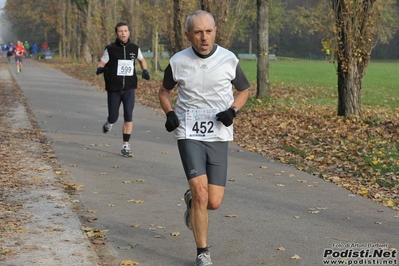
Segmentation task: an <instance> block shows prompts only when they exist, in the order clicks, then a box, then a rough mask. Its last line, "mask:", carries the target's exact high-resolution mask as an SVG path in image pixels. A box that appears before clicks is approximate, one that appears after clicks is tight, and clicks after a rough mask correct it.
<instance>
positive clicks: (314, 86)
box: [149, 59, 399, 110]
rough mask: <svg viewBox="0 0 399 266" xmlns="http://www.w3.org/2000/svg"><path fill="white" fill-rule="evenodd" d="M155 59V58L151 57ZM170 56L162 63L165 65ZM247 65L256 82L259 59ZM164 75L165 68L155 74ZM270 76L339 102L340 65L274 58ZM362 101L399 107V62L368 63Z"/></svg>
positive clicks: (279, 83)
mask: <svg viewBox="0 0 399 266" xmlns="http://www.w3.org/2000/svg"><path fill="white" fill-rule="evenodd" d="M149 60H151V59H149ZM167 64H168V60H167V59H162V60H161V61H160V65H161V67H162V68H165V67H166V65H167ZM240 65H241V67H242V68H243V70H244V72H245V74H246V75H247V77H248V79H249V81H250V82H251V83H256V73H257V71H256V67H257V63H256V61H251V60H242V61H240ZM154 78H155V79H162V72H160V73H158V74H156V75H155V76H154ZM269 78H270V82H271V85H272V86H273V85H275V86H291V87H294V88H295V87H298V88H299V87H301V88H305V89H308V90H316V92H315V93H313V95H314V99H313V102H314V103H318V104H330V105H336V104H337V98H338V96H337V95H338V94H337V75H336V65H335V64H334V63H328V62H323V61H287V60H279V61H270V68H269ZM361 97H362V99H361V101H362V105H365V106H375V107H385V108H389V109H392V110H395V109H397V108H399V62H397V61H392V62H371V63H370V64H369V65H368V68H367V72H366V76H365V77H364V80H363V84H362V91H361Z"/></svg>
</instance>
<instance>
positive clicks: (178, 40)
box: [171, 0, 187, 52]
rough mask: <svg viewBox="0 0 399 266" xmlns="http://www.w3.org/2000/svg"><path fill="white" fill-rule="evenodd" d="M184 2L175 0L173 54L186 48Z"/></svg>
mask: <svg viewBox="0 0 399 266" xmlns="http://www.w3.org/2000/svg"><path fill="white" fill-rule="evenodd" d="M184 2H185V1H184V0H173V13H174V14H173V18H174V21H173V23H174V27H173V28H174V38H173V40H174V41H173V42H171V43H172V50H173V52H178V51H181V50H183V49H184V48H185V47H186V45H187V44H186V42H185V36H184V32H185V25H184V24H185V18H184V15H185V14H184V8H183V6H184V4H185V3H184Z"/></svg>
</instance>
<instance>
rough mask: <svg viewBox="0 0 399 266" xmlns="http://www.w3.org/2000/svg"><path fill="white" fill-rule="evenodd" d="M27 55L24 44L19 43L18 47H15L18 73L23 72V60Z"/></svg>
mask: <svg viewBox="0 0 399 266" xmlns="http://www.w3.org/2000/svg"><path fill="white" fill-rule="evenodd" d="M25 53H26V49H25V47H24V46H23V45H22V42H21V41H17V45H16V46H14V56H15V63H16V65H17V73H19V72H21V71H22V60H23V57H24V54H25Z"/></svg>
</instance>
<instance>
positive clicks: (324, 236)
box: [11, 60, 399, 266]
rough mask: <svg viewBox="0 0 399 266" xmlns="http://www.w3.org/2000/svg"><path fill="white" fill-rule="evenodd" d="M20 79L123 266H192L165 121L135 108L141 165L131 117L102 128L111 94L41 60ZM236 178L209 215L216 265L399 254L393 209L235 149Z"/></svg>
mask: <svg viewBox="0 0 399 266" xmlns="http://www.w3.org/2000/svg"><path fill="white" fill-rule="evenodd" d="M11 73H12V75H13V76H14V78H15V79H16V81H17V83H18V85H19V86H20V87H21V88H22V90H23V92H24V94H25V95H26V97H27V100H28V104H29V106H30V108H31V109H32V111H33V113H34V115H35V117H36V120H37V122H38V124H39V126H40V127H41V129H42V130H43V132H45V134H46V136H47V138H48V140H50V141H52V142H53V149H54V151H55V154H56V155H57V157H58V160H59V162H60V163H61V165H62V167H63V169H64V171H65V172H68V173H70V176H69V177H70V179H71V180H72V181H73V182H75V183H76V184H78V185H84V188H83V189H82V190H80V191H79V195H78V196H77V197H78V199H79V201H80V203H81V204H82V208H83V209H84V210H86V213H87V216H88V217H94V218H96V219H97V220H96V221H95V222H94V223H91V226H92V227H95V228H97V229H99V230H105V231H104V232H106V233H105V235H106V239H107V241H108V244H107V247H108V248H109V254H111V255H113V256H114V263H116V264H115V265H118V264H117V263H119V262H120V261H122V260H133V261H137V262H139V263H140V264H139V265H143V266H144V265H151V266H162V265H165V266H169V265H170V266H177V265H185V266H189V265H190V266H191V265H193V261H194V258H195V252H196V250H195V244H194V241H193V237H192V233H191V231H189V230H188V229H187V228H186V227H185V224H184V222H183V213H184V211H185V207H184V202H183V201H182V197H183V194H184V192H185V191H186V189H187V187H188V185H187V182H186V179H185V177H184V175H183V169H182V166H181V163H180V158H179V155H178V151H177V147H176V142H175V140H174V139H173V137H172V135H171V134H170V133H168V132H167V131H166V130H165V128H164V121H165V118H164V116H163V115H161V114H159V113H156V112H155V111H154V110H152V109H149V108H146V107H143V106H140V105H138V104H137V105H136V107H135V109H134V120H133V122H134V130H133V134H132V138H131V144H132V147H133V151H134V158H124V157H122V156H120V155H119V152H120V149H121V140H122V136H121V127H122V116H120V119H119V120H118V122H117V123H116V124H115V125H114V127H113V129H112V131H110V132H109V133H108V134H103V133H102V130H101V128H102V125H103V123H104V122H105V119H106V117H107V107H106V93H105V92H104V91H99V90H96V89H94V88H92V87H90V86H89V85H87V84H85V83H83V82H80V81H77V80H75V79H73V78H71V77H69V76H67V75H65V74H63V73H62V72H60V71H58V70H54V69H52V68H47V67H45V66H44V65H42V64H39V63H37V62H36V61H34V60H26V61H25V63H24V69H23V72H22V73H21V74H19V75H17V74H16V73H15V71H14V69H13V67H12V69H11ZM99 78H102V77H99ZM143 82H145V81H143V80H140V81H139V84H140V83H143ZM228 180H229V181H228V183H227V189H226V194H225V199H224V201H223V204H222V207H221V208H220V209H219V210H217V211H213V212H211V214H210V220H211V223H210V232H209V245H210V246H211V248H210V250H211V255H212V260H213V261H214V265H219V266H227V265H229V266H230V265H231V266H247V265H273V266H274V265H275V266H287V265H306V266H311V265H315V266H320V265H323V254H324V252H325V250H329V249H332V250H334V252H335V251H338V252H344V251H345V252H346V251H347V252H349V250H352V251H361V249H360V247H361V246H363V245H364V246H366V247H363V249H368V250H370V251H373V250H374V249H375V247H372V246H370V244H381V246H383V247H386V248H388V249H389V248H391V250H392V248H395V249H398V248H399V234H398V232H399V218H398V213H397V212H395V211H394V210H392V209H390V208H387V207H384V206H382V205H380V204H377V203H375V202H373V201H371V200H368V199H366V198H363V197H361V196H358V195H352V194H351V193H350V192H349V191H348V190H346V189H344V188H341V187H338V186H336V185H334V184H332V183H329V182H326V181H323V180H322V179H319V178H317V177H314V176H312V175H309V174H306V173H303V172H300V171H297V170H295V169H293V168H291V167H289V166H286V165H283V164H280V163H277V162H274V161H272V160H270V159H268V158H265V157H263V156H261V155H259V154H256V153H252V152H249V151H245V150H243V149H241V148H240V147H238V146H236V145H235V144H233V143H231V145H230V148H229V171H228ZM140 202H141V203H140ZM393 253H394V252H393ZM335 254H337V253H335ZM368 254H371V253H368ZM101 255H104V254H100V256H101ZM393 256H395V254H393ZM373 258H374V259H377V257H372V256H371V255H370V256H369V257H368V258H367V259H369V260H370V259H373ZM349 259H351V258H349ZM358 259H359V258H358ZM347 262H349V261H347ZM353 264H354V265H377V264H376V263H375V264H373V263H371V264H359V263H358V264H355V263H353ZM390 265H396V264H390Z"/></svg>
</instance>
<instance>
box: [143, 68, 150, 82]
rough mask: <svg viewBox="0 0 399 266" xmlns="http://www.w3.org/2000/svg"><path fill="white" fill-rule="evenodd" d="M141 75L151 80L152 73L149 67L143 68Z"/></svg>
mask: <svg viewBox="0 0 399 266" xmlns="http://www.w3.org/2000/svg"><path fill="white" fill-rule="evenodd" d="M141 77H142V78H143V79H146V80H150V73H149V72H148V70H147V69H144V70H143V73H142V74H141Z"/></svg>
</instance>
